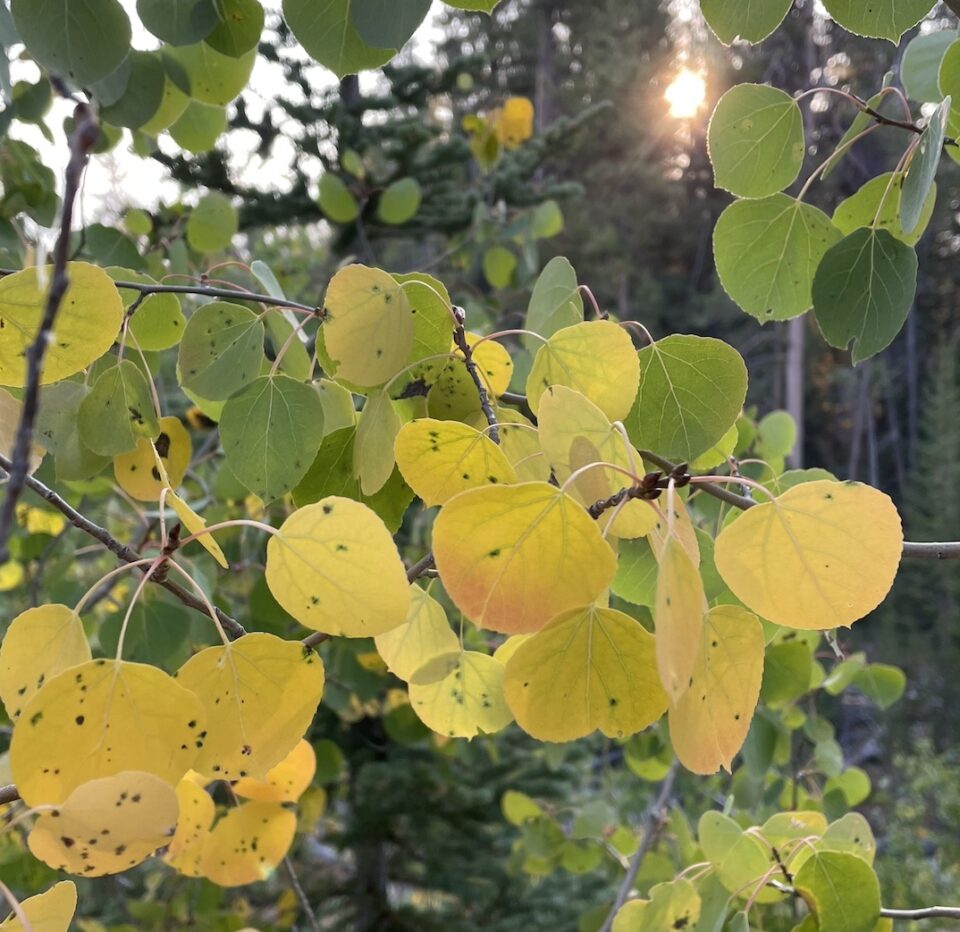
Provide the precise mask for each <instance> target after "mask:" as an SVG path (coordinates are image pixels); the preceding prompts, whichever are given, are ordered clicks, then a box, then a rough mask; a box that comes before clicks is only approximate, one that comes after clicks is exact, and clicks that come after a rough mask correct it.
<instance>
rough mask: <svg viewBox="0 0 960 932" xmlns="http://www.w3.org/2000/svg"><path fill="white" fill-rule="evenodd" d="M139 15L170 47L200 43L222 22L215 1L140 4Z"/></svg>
mask: <svg viewBox="0 0 960 932" xmlns="http://www.w3.org/2000/svg"><path fill="white" fill-rule="evenodd" d="M137 15H138V16H139V17H140V21H141V22H142V23H143V25H144V26H146V27H147V29H149V30H150V32H152V33H153V34H154V35H155V36H156V37H157V38H158V39H162V40H163V41H164V42H168V43H169V44H170V45H190V44H192V43H194V42H199V41H200V40H201V39H203V38H204V37H205V36H208V35H209V34H210V31H211V30H212V29H213V27H214V26H216V25H217V22H218V17H217V8H216V5H215V4H214V0H137Z"/></svg>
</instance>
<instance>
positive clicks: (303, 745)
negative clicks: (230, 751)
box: [233, 738, 317, 803]
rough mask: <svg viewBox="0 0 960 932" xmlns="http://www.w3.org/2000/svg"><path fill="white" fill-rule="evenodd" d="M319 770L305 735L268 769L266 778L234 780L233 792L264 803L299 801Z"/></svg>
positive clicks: (315, 757)
mask: <svg viewBox="0 0 960 932" xmlns="http://www.w3.org/2000/svg"><path fill="white" fill-rule="evenodd" d="M316 772H317V755H316V754H315V753H314V751H313V748H312V747H311V746H310V743H309V742H308V741H304V739H303V738H301V739H300V740H299V741H298V742H297V743H296V744H295V745H294V747H293V750H292V751H291V752H290V753H289V754H287V756H286V757H285V758H284V759H283V760H282V761H280V762H279V763H278V764H274V766H273V767H271V768H270V769H269V770H268V771H267V775H266V776H265V777H264V778H263V780H255V779H254V778H253V777H242V778H241V779H240V780H237V782H236V783H234V785H233V792H234V793H236V794H237V796H242V797H243V798H244V799H256V800H259V801H260V802H262V803H295V802H296V801H297V800H298V799H299V798H300V797H301V796H302V795H303V793H304V791H305V790H306V788H307V787H308V786H310V782H311V781H312V780H313V775H314V774H315V773H316Z"/></svg>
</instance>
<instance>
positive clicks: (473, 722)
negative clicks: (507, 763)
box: [410, 650, 513, 738]
mask: <svg viewBox="0 0 960 932" xmlns="http://www.w3.org/2000/svg"><path fill="white" fill-rule="evenodd" d="M503 673H504V667H503V664H502V663H500V661H499V660H495V659H494V658H493V657H488V656H487V655H486V654H481V653H479V652H477V651H472V650H468V651H462V652H460V651H457V652H456V653H450V654H442V655H441V656H439V657H434V658H433V660H430V661H428V662H427V663H426V664H425V665H424V666H422V667H421V668H420V669H419V670H417V672H416V673H414V675H413V677H411V679H410V704H411V705H412V706H413V709H414V711H415V712H416V713H417V715H418V716H419V717H420V720H421V721H422V722H423V723H424V724H425V725H426V726H427V727H428V728H430V729H432V730H433V731H435V732H436V733H437V734H439V735H445V736H447V737H450V738H472V737H474V735H478V734H485V735H489V734H493V733H494V732H496V731H500V729H501V728H506V726H507V725H509V724H510V722H512V721H513V715H512V714H511V712H510V709H508V708H507V703H506V700H505V699H504V696H503Z"/></svg>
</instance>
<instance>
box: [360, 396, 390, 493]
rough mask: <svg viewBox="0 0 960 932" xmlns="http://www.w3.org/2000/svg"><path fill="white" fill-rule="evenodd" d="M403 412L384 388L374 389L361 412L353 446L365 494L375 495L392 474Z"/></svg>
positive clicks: (362, 489)
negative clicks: (399, 410)
mask: <svg viewBox="0 0 960 932" xmlns="http://www.w3.org/2000/svg"><path fill="white" fill-rule="evenodd" d="M400 426H401V422H400V415H399V414H397V410H396V408H395V407H394V405H393V402H392V401H391V400H390V396H389V395H388V394H387V393H386V392H385V391H376V392H371V393H370V395H369V397H368V398H367V403H366V404H365V405H364V406H363V411H362V412H361V414H360V423H359V424H358V425H357V433H356V439H355V441H354V446H353V473H354V475H355V476H356V477H357V478H358V479H359V480H360V490H361V491H362V492H363V494H364V495H375V494H376V493H377V492H379V491H380V490H381V489H382V488H383V487H384V486H385V485H386V484H387V481H388V480H389V478H390V474H391V473H392V472H393V467H394V463H395V459H394V453H393V450H394V443H395V441H396V437H397V434H398V433H399V431H400Z"/></svg>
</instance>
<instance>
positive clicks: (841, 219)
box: [833, 172, 937, 246]
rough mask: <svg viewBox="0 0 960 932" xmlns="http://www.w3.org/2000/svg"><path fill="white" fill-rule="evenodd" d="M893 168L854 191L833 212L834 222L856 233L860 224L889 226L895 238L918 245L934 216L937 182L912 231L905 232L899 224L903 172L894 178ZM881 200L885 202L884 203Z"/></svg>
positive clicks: (841, 228)
mask: <svg viewBox="0 0 960 932" xmlns="http://www.w3.org/2000/svg"><path fill="white" fill-rule="evenodd" d="M891 178H893V173H892V172H884V173H883V174H882V175H877V176H876V177H874V178H871V179H870V180H869V181H868V182H866V184H864V185H863V186H862V187H861V188H860V190H859V191H857V192H856V193H854V194H851V195H850V197H848V198H847V199H846V200H844V201H841V202H840V203H839V204H838V205H837V209H836V210H835V211H834V212H833V224H834V226H835V227H836V228H837V229H838V230H839V231H840V232H841V233H843V234H844V235H849V234H850V233H853V232H854V230H858V229H860V227H869V226H872V225H873V224H874V220H876V226H877V228H878V229H881V230H887V231H889V232H890V234H891V235H892V236H894V237H896V239H898V240H900V241H902V242H904V243H906V244H907V245H908V246H916V245H917V243H918V242H919V241H920V237H921V236H923V234H924V232H925V231H926V229H927V225H928V224H929V223H930V219H931V218H932V217H933V209H934V207H935V206H936V199H937V186H936V185H935V184H934V185H931V187H930V190H929V192H928V193H927V199H926V202H925V203H924V205H923V213H922V215H921V218H920V222H919V223H918V224H917V227H916V229H915V230H914V231H913V232H912V233H909V234H908V233H905V232H904V230H903V226H902V225H901V224H900V195H901V190H902V188H903V176H902V175H897V177H896V178H893V181H892V183H891ZM881 202H882V206H881Z"/></svg>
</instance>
